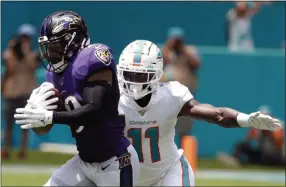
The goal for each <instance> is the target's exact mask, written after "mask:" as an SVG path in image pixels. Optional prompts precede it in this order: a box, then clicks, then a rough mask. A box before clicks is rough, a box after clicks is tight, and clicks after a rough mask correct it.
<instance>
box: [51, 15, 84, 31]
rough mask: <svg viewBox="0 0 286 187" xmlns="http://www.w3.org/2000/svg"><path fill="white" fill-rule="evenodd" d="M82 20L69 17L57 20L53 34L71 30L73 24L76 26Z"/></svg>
mask: <svg viewBox="0 0 286 187" xmlns="http://www.w3.org/2000/svg"><path fill="white" fill-rule="evenodd" d="M79 20H80V18H77V17H75V18H71V17H68V16H64V17H61V18H59V19H57V24H56V25H55V27H54V29H53V30H52V33H53V34H56V33H59V32H61V31H62V30H63V29H70V27H71V26H72V25H73V24H76V23H77V21H79Z"/></svg>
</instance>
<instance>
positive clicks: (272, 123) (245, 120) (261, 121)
mask: <svg viewBox="0 0 286 187" xmlns="http://www.w3.org/2000/svg"><path fill="white" fill-rule="evenodd" d="M237 122H238V124H239V125H240V126H241V127H254V128H256V129H260V130H270V131H277V130H279V129H281V128H283V126H282V125H281V123H280V121H279V120H278V119H275V118H272V117H271V116H269V115H265V114H262V113H261V112H253V113H251V114H250V115H247V114H243V113H239V114H238V116H237Z"/></svg>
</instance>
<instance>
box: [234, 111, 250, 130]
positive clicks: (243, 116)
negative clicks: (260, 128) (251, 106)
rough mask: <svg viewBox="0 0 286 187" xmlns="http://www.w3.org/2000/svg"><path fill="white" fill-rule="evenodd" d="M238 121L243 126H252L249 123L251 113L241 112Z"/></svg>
mask: <svg viewBox="0 0 286 187" xmlns="http://www.w3.org/2000/svg"><path fill="white" fill-rule="evenodd" d="M236 120H237V123H238V125H239V126H241V127H251V126H252V125H251V124H250V123H249V115H248V114H244V113H239V114H238V115H237V117H236Z"/></svg>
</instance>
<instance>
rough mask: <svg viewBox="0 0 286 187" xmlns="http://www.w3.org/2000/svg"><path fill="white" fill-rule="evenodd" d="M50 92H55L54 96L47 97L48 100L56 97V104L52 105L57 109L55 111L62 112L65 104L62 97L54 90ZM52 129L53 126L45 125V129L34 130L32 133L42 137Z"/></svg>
mask: <svg viewBox="0 0 286 187" xmlns="http://www.w3.org/2000/svg"><path fill="white" fill-rule="evenodd" d="M51 90H52V91H54V92H55V95H53V96H51V97H49V98H48V100H49V99H52V98H54V97H58V98H59V100H58V102H56V103H53V105H54V104H56V105H57V106H58V108H57V109H55V111H64V110H65V104H64V99H63V96H62V95H61V93H60V92H59V91H58V90H57V89H56V88H52V89H51ZM52 127H53V124H51V125H47V126H45V127H39V128H34V129H33V131H34V132H35V133H36V134H38V135H43V134H47V133H48V132H49V131H50V130H51V129H52Z"/></svg>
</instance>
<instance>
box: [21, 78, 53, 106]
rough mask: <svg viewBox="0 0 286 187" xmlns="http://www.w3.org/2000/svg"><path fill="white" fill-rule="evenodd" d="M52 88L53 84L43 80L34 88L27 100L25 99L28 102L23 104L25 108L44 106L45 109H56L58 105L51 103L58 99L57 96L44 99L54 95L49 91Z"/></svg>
mask: <svg viewBox="0 0 286 187" xmlns="http://www.w3.org/2000/svg"><path fill="white" fill-rule="evenodd" d="M52 88H54V85H53V84H51V83H48V82H44V83H43V84H42V85H41V86H40V87H38V88H36V89H34V90H33V92H32V94H31V96H30V98H29V100H28V101H27V102H28V103H27V105H26V106H25V108H27V109H29V108H30V109H35V108H44V109H47V110H55V109H57V107H58V106H57V105H52V104H53V103H56V102H57V101H58V100H59V99H58V98H57V97H55V98H52V99H49V100H46V99H48V98H49V97H51V96H53V95H55V92H54V91H51V89H52ZM49 90H50V91H49Z"/></svg>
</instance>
